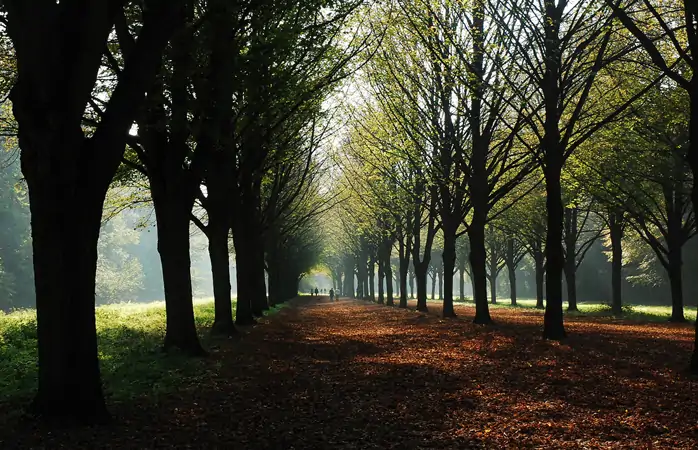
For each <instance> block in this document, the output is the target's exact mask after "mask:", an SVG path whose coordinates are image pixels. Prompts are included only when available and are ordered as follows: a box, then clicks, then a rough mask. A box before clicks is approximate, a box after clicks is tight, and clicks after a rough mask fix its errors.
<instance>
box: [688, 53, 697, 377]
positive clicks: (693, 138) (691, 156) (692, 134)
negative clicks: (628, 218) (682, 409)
mask: <svg viewBox="0 0 698 450" xmlns="http://www.w3.org/2000/svg"><path fill="white" fill-rule="evenodd" d="M691 51H692V55H693V62H694V64H693V65H694V67H693V76H692V78H691V91H690V92H689V98H690V102H691V110H690V114H691V117H690V124H689V141H690V143H691V145H689V148H688V158H687V159H688V164H689V166H690V167H691V173H692V175H693V186H692V189H691V203H692V206H693V211H694V212H695V211H698V182H696V180H698V145H694V143H695V142H698V77H696V76H695V73H696V71H697V70H696V69H697V67H695V66H696V52H698V50H696V47H695V46H692V48H691ZM690 371H691V373H692V374H694V375H698V316H697V317H696V334H695V341H694V343H693V356H692V357H691V364H690Z"/></svg>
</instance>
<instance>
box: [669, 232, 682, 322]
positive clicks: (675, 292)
mask: <svg viewBox="0 0 698 450" xmlns="http://www.w3.org/2000/svg"><path fill="white" fill-rule="evenodd" d="M681 253H682V252H681V244H680V243H674V244H673V245H672V244H669V258H668V259H669V267H668V268H667V270H668V273H669V285H670V286H671V318H670V319H669V321H670V322H685V321H686V317H685V316H684V313H683V280H682V277H681V266H682V258H681Z"/></svg>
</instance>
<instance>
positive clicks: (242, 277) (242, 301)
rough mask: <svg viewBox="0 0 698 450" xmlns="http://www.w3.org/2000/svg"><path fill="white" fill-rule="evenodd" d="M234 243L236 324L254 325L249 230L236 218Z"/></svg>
mask: <svg viewBox="0 0 698 450" xmlns="http://www.w3.org/2000/svg"><path fill="white" fill-rule="evenodd" d="M233 244H234V245H235V268H236V271H235V273H236V276H237V288H238V298H237V303H236V305H235V324H236V325H239V326H246V325H254V324H256V323H257V321H256V320H255V318H254V315H253V314H252V296H253V295H254V291H253V290H251V286H250V278H251V276H252V275H251V273H250V264H249V256H248V253H249V250H248V246H247V230H246V229H245V227H244V226H243V224H242V221H241V220H239V219H236V220H234V225H233Z"/></svg>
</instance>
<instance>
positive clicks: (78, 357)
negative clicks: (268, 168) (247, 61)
mask: <svg viewBox="0 0 698 450" xmlns="http://www.w3.org/2000/svg"><path fill="white" fill-rule="evenodd" d="M124 3H125V2H123V1H118V0H113V1H105V2H91V3H89V4H87V3H84V4H83V3H81V4H76V3H75V2H60V3H52V4H47V3H46V2H43V1H38V0H32V1H26V0H21V1H20V0H9V1H5V2H3V8H4V10H5V11H6V13H7V18H6V20H7V32H8V34H9V36H10V38H11V39H12V43H13V45H14V48H15V50H16V55H17V81H16V83H15V85H14V87H13V88H12V92H11V100H12V104H13V111H14V116H15V118H16V120H17V124H18V137H19V146H20V148H21V161H22V172H23V173H24V176H25V178H26V180H27V186H28V189H29V200H30V208H31V215H32V225H33V226H32V245H33V250H34V269H35V285H36V303H37V328H38V346H39V388H38V393H37V396H36V398H35V400H34V402H33V407H32V410H33V412H34V413H35V414H37V415H39V416H42V417H44V418H46V419H62V420H63V419H65V420H71V419H76V420H79V421H87V422H99V421H103V420H105V419H106V418H107V417H108V413H107V410H106V406H105V402H104V398H103V394H102V387H101V381H100V372H99V363H98V357H97V337H96V330H95V319H94V301H95V297H94V295H95V289H94V287H95V274H96V270H97V240H98V237H99V227H100V221H101V217H102V205H103V203H104V199H105V196H106V193H107V189H108V188H109V184H110V182H111V180H112V177H113V175H114V173H115V172H116V170H117V168H118V166H119V163H120V161H121V156H122V154H123V152H124V146H125V140H126V135H127V132H128V130H129V129H130V128H131V125H132V123H133V119H134V117H135V116H136V113H137V110H138V107H139V105H140V103H141V102H142V100H143V94H144V92H145V91H146V90H147V89H148V88H149V87H150V85H151V84H152V82H153V80H154V77H155V75H156V73H157V70H158V67H159V64H160V57H161V54H162V52H163V49H164V48H165V46H166V45H167V42H168V40H169V38H170V36H171V35H172V34H173V33H174V32H175V31H176V30H177V29H178V28H179V27H180V26H181V25H182V23H183V17H182V6H183V5H184V3H185V2H184V1H158V0H150V1H145V2H144V3H143V9H142V14H141V17H142V19H141V20H142V26H141V28H140V32H139V35H138V39H137V40H136V42H135V45H134V48H133V51H131V52H129V54H128V55H127V57H126V60H125V65H124V68H123V70H122V71H121V74H120V77H119V81H118V84H117V85H116V86H115V88H114V89H113V91H112V93H111V96H110V97H109V100H108V102H107V106H106V109H105V115H104V117H103V118H102V119H101V120H100V122H99V124H98V125H97V126H96V127H94V129H93V130H92V131H91V133H90V134H89V135H86V134H85V131H84V130H83V128H82V119H83V113H84V112H85V105H86V104H87V103H88V100H89V98H90V96H91V95H92V91H93V89H94V88H95V82H96V79H97V75H98V72H99V70H100V64H101V61H102V55H103V52H104V49H105V47H106V44H107V40H108V37H109V34H110V33H111V31H112V28H113V25H114V23H115V20H116V18H117V17H118V16H119V15H120V14H122V13H123V9H122V8H123V6H124ZM66 23H70V27H66V26H65V24H66ZM68 205H79V206H80V207H79V209H77V210H73V209H71V208H69V207H68Z"/></svg>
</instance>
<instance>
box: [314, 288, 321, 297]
mask: <svg viewBox="0 0 698 450" xmlns="http://www.w3.org/2000/svg"><path fill="white" fill-rule="evenodd" d="M319 293H320V291H318V290H317V288H315V296H316V297H317V295H318V294H319Z"/></svg>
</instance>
